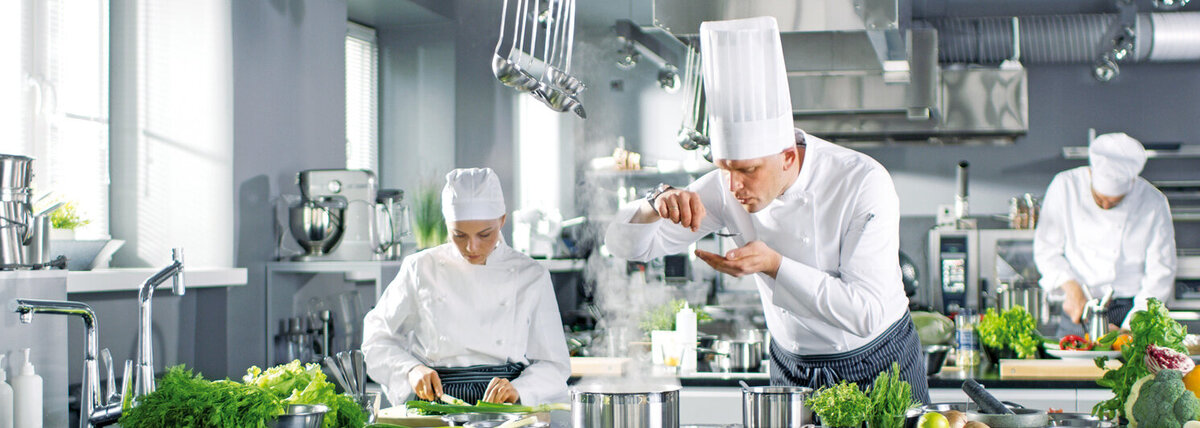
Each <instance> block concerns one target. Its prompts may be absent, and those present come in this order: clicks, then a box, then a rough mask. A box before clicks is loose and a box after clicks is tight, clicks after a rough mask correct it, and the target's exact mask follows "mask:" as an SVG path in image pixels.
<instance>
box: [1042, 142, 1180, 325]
mask: <svg viewBox="0 0 1200 428" xmlns="http://www.w3.org/2000/svg"><path fill="white" fill-rule="evenodd" d="M1088 164H1089V166H1081V167H1079V168H1074V169H1069V170H1066V171H1063V172H1060V173H1058V175H1055V176H1054V179H1053V180H1052V181H1051V182H1050V187H1049V188H1047V189H1046V197H1045V199H1044V200H1043V201H1042V212H1041V218H1040V219H1039V220H1038V225H1037V231H1036V232H1035V235H1034V241H1033V244H1034V245H1033V254H1034V261H1035V262H1036V263H1037V268H1038V271H1039V272H1040V273H1041V274H1042V279H1041V286H1042V287H1044V288H1046V289H1047V290H1054V289H1056V288H1062V290H1063V292H1064V293H1065V294H1066V296H1065V297H1066V300H1064V301H1063V313H1064V315H1065V316H1066V318H1067V319H1066V320H1065V321H1069V323H1068V322H1064V323H1062V324H1064V325H1063V326H1062V327H1063V330H1064V331H1060V333H1061V334H1082V333H1079V332H1080V331H1082V327H1080V326H1077V325H1070V324H1079V322H1080V315H1081V314H1082V313H1083V307H1084V303H1086V298H1085V297H1084V294H1083V287H1088V288H1089V289H1090V292H1091V293H1092V296H1094V297H1095V298H1100V296H1101V295H1102V294H1103V292H1104V291H1103V290H1104V289H1105V288H1106V287H1112V289H1113V291H1114V294H1113V296H1115V298H1114V300H1113V302H1112V305H1111V306H1109V309H1108V319H1109V322H1110V323H1112V324H1114V325H1118V326H1124V327H1125V328H1128V327H1129V320H1130V319H1131V318H1132V317H1130V316H1128V314H1131V313H1132V312H1133V311H1137V310H1143V309H1145V308H1146V299H1147V298H1150V297H1155V298H1158V299H1159V300H1162V301H1164V302H1166V301H1167V299H1169V298H1170V297H1171V296H1172V292H1173V287H1174V283H1175V263H1176V256H1175V228H1174V226H1173V225H1172V224H1171V209H1170V206H1168V205H1167V198H1166V197H1165V196H1163V194H1162V192H1159V191H1158V189H1156V188H1154V186H1153V185H1151V184H1150V182H1149V181H1146V179H1144V178H1142V177H1139V176H1138V174H1140V173H1141V172H1142V167H1143V166H1145V165H1146V150H1145V149H1144V148H1143V147H1142V144H1141V143H1140V142H1138V141H1137V140H1135V139H1133V138H1131V137H1130V136H1128V135H1125V134H1123V133H1114V134H1104V135H1101V136H1099V137H1096V139H1095V140H1092V143H1091V145H1089V146H1088ZM1066 330H1069V331H1066Z"/></svg>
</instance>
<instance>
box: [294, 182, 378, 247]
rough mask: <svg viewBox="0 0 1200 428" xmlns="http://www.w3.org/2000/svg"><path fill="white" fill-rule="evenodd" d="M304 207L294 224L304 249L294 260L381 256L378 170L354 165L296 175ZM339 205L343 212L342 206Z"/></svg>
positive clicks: (301, 204) (297, 213)
mask: <svg viewBox="0 0 1200 428" xmlns="http://www.w3.org/2000/svg"><path fill="white" fill-rule="evenodd" d="M296 184H297V185H299V186H300V196H301V201H300V206H299V207H292V208H291V209H290V210H289V211H290V212H291V215H290V216H289V217H290V223H291V230H292V232H293V234H294V235H295V237H296V240H297V241H299V242H300V243H301V245H304V246H305V249H306V250H307V251H308V252H307V253H305V254H301V255H299V256H295V257H293V258H292V259H293V260H296V261H362V260H380V259H382V258H383V256H382V254H380V253H381V251H379V241H380V239H379V236H378V234H377V233H378V232H377V224H376V203H375V200H376V197H377V196H378V195H377V193H378V192H377V189H376V184H375V173H373V172H371V171H367V170H356V169H310V170H306V171H300V173H298V174H296ZM339 208H340V210H341V213H340V215H339V214H338V210H339Z"/></svg>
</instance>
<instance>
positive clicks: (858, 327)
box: [605, 135, 908, 355]
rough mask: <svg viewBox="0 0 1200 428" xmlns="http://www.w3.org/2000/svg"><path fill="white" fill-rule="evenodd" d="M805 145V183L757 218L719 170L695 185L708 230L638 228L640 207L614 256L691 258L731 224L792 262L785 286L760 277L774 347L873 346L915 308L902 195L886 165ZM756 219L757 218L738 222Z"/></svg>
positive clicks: (622, 222) (622, 225) (612, 233)
mask: <svg viewBox="0 0 1200 428" xmlns="http://www.w3.org/2000/svg"><path fill="white" fill-rule="evenodd" d="M805 141H806V143H807V148H806V149H805V153H804V161H803V164H802V165H801V168H800V175H799V177H798V178H797V179H796V181H795V182H794V183H793V184H792V185H791V186H790V187H788V188H787V190H785V191H784V193H783V194H782V195H780V196H779V197H778V198H776V199H775V200H774V201H771V203H770V204H768V205H767V206H766V207H765V208H764V209H762V210H760V211H759V212H757V213H754V214H747V213H746V211H745V208H743V207H742V206H741V205H740V204H738V202H737V199H736V198H734V197H733V195H732V194H731V193H730V192H729V190H728V189H729V185H728V184H727V183H728V178H727V176H726V174H725V173H724V172H722V171H720V170H718V171H713V172H710V173H708V174H705V175H704V176H703V177H700V178H699V179H698V180H696V181H695V182H693V183H692V184H691V185H689V186H688V190H691V191H693V192H696V193H697V194H699V195H700V199H701V201H702V202H703V204H704V207H705V210H706V211H707V215H706V216H705V218H704V220H703V221H702V222H701V225H700V229H699V231H697V232H692V231H691V230H690V229H687V228H684V227H682V226H680V225H678V224H675V223H671V222H670V221H669V220H665V219H659V220H658V221H655V222H653V223H648V224H633V223H630V222H629V221H630V219H632V217H633V215H634V213H635V212H636V211H637V209H638V205H639V204H641V203H643V202H641V201H637V202H636V203H633V204H629V205H627V206H625V207H623V208H622V209H621V210H620V212H619V213H618V215H617V218H616V219H615V221H614V222H613V223H612V224H611V225H609V228H608V232H607V236H606V239H605V243H606V245H607V246H608V250H609V251H610V252H611V253H612V254H613V255H615V256H617V257H622V258H626V259H631V260H640V261H645V260H649V259H652V258H655V257H660V256H663V255H666V254H676V253H680V252H683V251H686V250H687V247H688V246H689V245H690V244H691V243H692V242H695V241H697V240H699V239H700V238H702V237H704V236H705V235H708V234H709V233H711V232H713V231H716V230H720V229H721V228H724V227H728V228H729V229H730V231H731V232H737V233H742V234H743V235H747V234H752V235H756V236H757V239H758V240H761V241H763V242H764V243H766V244H767V246H769V247H771V248H772V249H774V250H775V251H777V252H779V254H781V255H782V256H783V260H782V262H781V264H780V266H779V271H778V272H777V273H776V278H775V279H771V277H770V276H767V275H765V274H761V273H760V274H756V275H754V279H755V282H756V284H757V286H758V290H759V294H760V296H761V298H762V303H763V308H764V313H765V315H766V320H767V328H768V329H770V331H771V337H772V340H774V341H775V343H776V344H778V345H780V346H782V347H783V349H785V350H788V351H791V352H793V353H799V354H807V355H814V354H831V353H839V352H846V351H850V350H854V349H857V348H859V347H861V346H863V345H866V344H867V343H869V342H870V341H871V340H872V339H875V338H876V337H877V336H878V335H879V334H881V333H883V331H884V330H886V329H887V328H888V327H889V326H890V325H891V324H893V323H895V322H896V321H898V320H899V319H900V318H901V317H903V316H904V314H905V313H907V311H908V298H907V297H906V296H905V294H904V286H903V283H902V282H901V277H900V264H899V245H900V244H899V240H900V233H899V230H900V209H899V205H900V203H899V198H898V197H897V196H896V189H895V186H894V185H893V184H892V178H891V175H889V174H888V172H887V170H886V169H884V168H883V166H882V165H880V164H879V162H876V161H875V160H874V159H871V158H870V157H868V156H866V155H864V154H862V153H858V152H856V151H853V150H850V149H847V148H844V147H841V146H837V145H834V144H832V143H830V142H828V141H824V140H821V139H819V138H816V137H813V136H811V135H809V136H806V137H805ZM739 212H740V213H739ZM747 215H748V216H749V217H750V219H749V220H750V221H748V222H746V221H739V220H738V217H739V216H742V217H744V216H747ZM740 224H745V226H741V227H740V228H739V226H738V225H740ZM752 239H753V238H752Z"/></svg>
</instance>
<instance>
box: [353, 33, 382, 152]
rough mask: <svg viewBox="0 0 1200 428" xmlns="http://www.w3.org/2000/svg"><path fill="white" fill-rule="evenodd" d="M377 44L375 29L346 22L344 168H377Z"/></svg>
mask: <svg viewBox="0 0 1200 428" xmlns="http://www.w3.org/2000/svg"><path fill="white" fill-rule="evenodd" d="M378 82H379V48H378V45H377V42H376V40H375V30H374V29H372V28H370V27H365V26H362V25H359V24H355V23H353V22H348V23H347V26H346V168H350V169H369V170H371V171H378V170H379V169H378V167H379V126H378V123H379V109H378V105H379V85H378Z"/></svg>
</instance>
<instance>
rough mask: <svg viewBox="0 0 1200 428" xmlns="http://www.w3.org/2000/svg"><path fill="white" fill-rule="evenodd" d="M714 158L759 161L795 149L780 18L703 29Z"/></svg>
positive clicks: (738, 21)
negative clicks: (780, 37) (778, 19)
mask: <svg viewBox="0 0 1200 428" xmlns="http://www.w3.org/2000/svg"><path fill="white" fill-rule="evenodd" d="M700 55H701V58H702V62H703V64H704V96H705V97H706V98H707V105H708V120H709V124H710V128H709V130H710V131H711V132H710V135H709V138H710V139H711V142H712V143H711V144H712V155H713V158H714V159H728V160H741V159H754V158H760V157H763V156H769V155H773V154H777V153H779V152H781V151H783V150H784V149H786V148H788V147H791V146H794V145H795V144H796V138H795V136H794V134H793V123H792V99H791V92H790V91H789V90H788V82H787V69H786V67H785V66H784V63H783V44H782V43H781V42H780V40H779V25H778V24H777V23H776V22H775V18H773V17H770V16H763V17H758V18H748V19H734V20H729V21H710V22H704V23H701V24H700Z"/></svg>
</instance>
